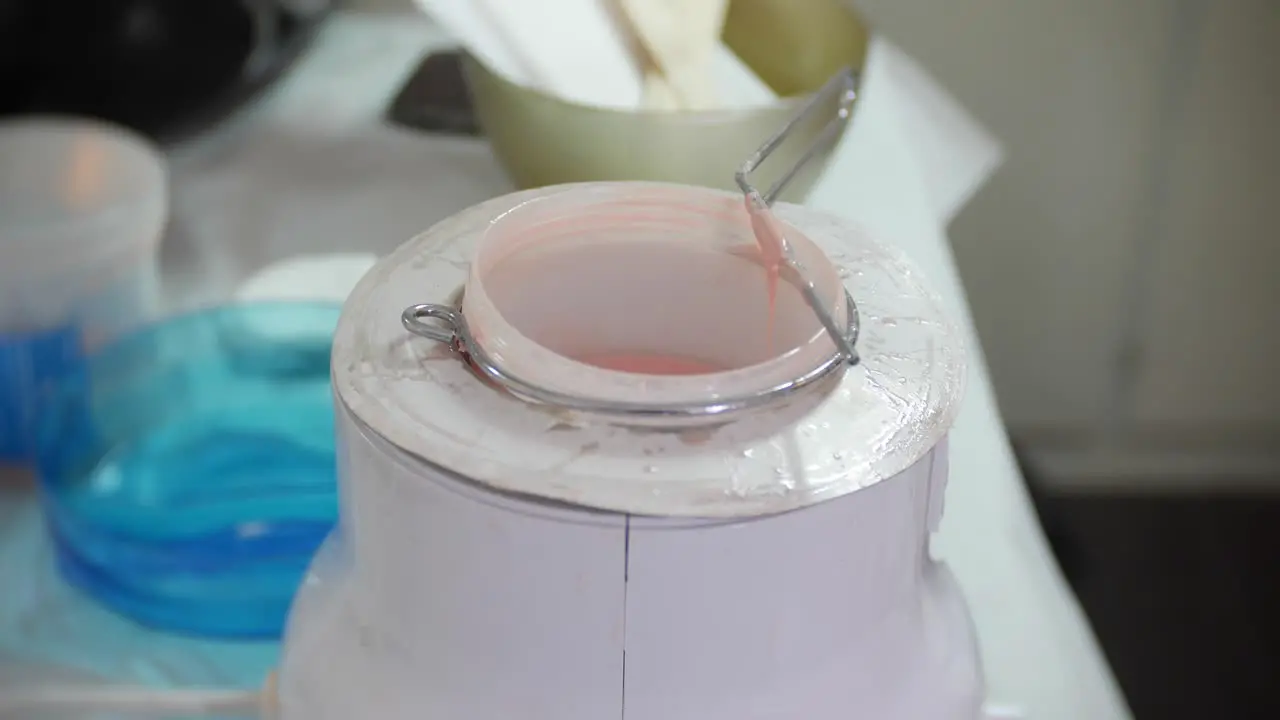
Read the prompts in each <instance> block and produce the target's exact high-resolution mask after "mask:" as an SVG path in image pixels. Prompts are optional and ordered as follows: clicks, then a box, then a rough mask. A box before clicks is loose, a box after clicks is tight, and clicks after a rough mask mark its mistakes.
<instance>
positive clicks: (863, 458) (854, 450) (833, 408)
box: [333, 183, 965, 517]
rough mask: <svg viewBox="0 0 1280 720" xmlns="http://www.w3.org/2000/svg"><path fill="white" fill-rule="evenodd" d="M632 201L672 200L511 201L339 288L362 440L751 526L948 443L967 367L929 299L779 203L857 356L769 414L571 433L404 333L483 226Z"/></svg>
mask: <svg viewBox="0 0 1280 720" xmlns="http://www.w3.org/2000/svg"><path fill="white" fill-rule="evenodd" d="M640 190H662V191H667V192H671V191H682V189H681V188H679V187H678V186H670V185H661V184H653V183H599V184H584V185H574V186H559V187H554V188H544V189H539V190H531V191H526V192H521V193H516V194H513V195H508V196H504V197H500V198H496V199H494V200H491V201H489V202H486V203H484V204H482V205H478V206H475V207H473V208H470V209H468V210H466V211H464V212H462V213H460V214H458V215H455V216H454V217H451V218H449V219H447V220H445V221H443V222H442V223H440V224H438V225H436V226H435V227H433V228H432V229H431V230H429V231H428V232H426V233H424V234H423V235H420V236H419V237H417V238H415V239H413V240H412V241H410V242H409V243H407V244H405V245H403V246H402V247H400V248H399V249H397V250H396V251H395V252H393V253H391V254H390V255H388V256H387V257H385V258H384V259H383V260H381V261H380V262H379V263H378V264H377V265H376V266H375V267H374V268H373V269H372V270H371V271H370V272H369V274H368V275H366V276H365V277H364V279H363V280H362V281H361V282H360V283H359V285H358V286H357V287H356V289H355V290H354V291H353V293H352V295H351V297H350V298H349V300H348V302H347V305H346V307H345V309H344V313H343V317H342V320H341V322H340V325H339V328H338V332H337V335H336V338H335V342H334V350H333V362H334V381H335V387H336V389H337V392H338V395H339V397H340V398H341V400H342V401H343V403H344V404H345V405H346V406H347V408H349V410H350V411H351V413H352V414H353V415H354V416H355V417H356V418H357V419H358V420H359V421H360V422H361V423H362V424H363V425H364V426H366V431H369V430H371V431H372V432H375V433H377V434H379V435H381V436H383V437H385V438H387V439H388V440H390V441H391V442H392V443H393V444H394V445H395V446H397V447H399V448H400V449H401V450H403V451H405V452H406V453H409V454H410V455H413V456H416V457H417V458H418V459H420V460H422V461H425V462H426V463H428V464H429V465H430V466H433V467H435V468H436V469H439V470H444V471H446V472H449V473H452V474H456V475H458V476H461V477H465V478H468V479H471V480H473V481H476V482H479V483H481V484H484V485H488V486H491V487H494V488H497V489H500V490H504V491H508V492H514V493H519V494H524V495H530V496H535V497H540V498H545V499H548V500H555V501H564V502H569V503H574V504H578V505H583V506H587V507H593V508H599V509H604V510H612V511H618V512H629V513H634V514H644V515H660V516H695V517H697V516H700V517H738V516H752V515H763V514H769V513H774V512H780V511H784V510H788V509H793V508H797V507H803V506H806V505H810V504H813V503H817V502H821V501H823V500H827V499H831V498H833V497H838V496H840V495H844V494H847V493H849V492H853V491H855V490H857V489H859V488H862V487H866V486H868V485H871V484H874V483H875V482H877V481H879V480H881V479H883V478H886V477H890V476H892V475H894V474H897V473H898V472H900V471H902V470H903V469H905V468H907V467H908V466H910V465H911V464H912V463H914V462H915V461H916V460H918V459H920V458H921V457H922V456H923V455H924V454H925V453H927V452H928V451H929V450H930V449H931V448H932V447H933V446H934V444H936V443H937V441H938V440H939V439H940V438H941V437H942V436H943V435H944V434H945V433H946V431H947V429H948V428H949V427H950V424H951V422H952V420H953V419H954V416H955V412H956V410H957V406H958V402H959V399H960V396H961V393H962V390H963V385H964V380H965V361H964V349H963V344H962V341H961V337H960V334H959V332H958V330H957V329H956V327H955V326H954V325H953V324H952V323H951V322H950V321H949V320H948V319H947V317H946V314H945V313H944V311H943V308H942V303H941V300H940V298H939V297H938V296H937V295H936V294H935V293H934V292H933V291H932V290H930V289H929V288H928V287H927V286H926V285H925V283H924V281H923V279H922V278H921V275H920V273H919V271H918V270H916V269H915V267H914V266H913V265H911V264H910V263H909V262H908V261H907V260H906V259H905V258H904V257H902V255H901V254H900V253H898V252H897V251H895V250H892V249H890V248H888V247H886V246H884V245H882V244H879V243H877V242H875V241H874V240H872V239H871V238H870V237H869V236H868V235H867V234H866V233H865V232H863V231H862V230H861V229H859V228H858V227H857V226H856V225H854V224H852V223H849V222H847V221H844V220H841V219H838V218H834V217H831V216H828V215H824V214H820V213H816V212H813V211H809V210H806V209H804V208H802V207H798V206H794V205H779V206H777V207H776V209H775V210H776V214H777V215H778V217H779V218H780V219H781V220H782V221H783V222H784V223H786V224H788V225H790V226H792V227H794V228H795V229H796V230H797V231H799V232H800V233H802V234H804V235H805V236H806V237H808V238H809V239H810V240H811V241H813V243H815V244H816V245H817V246H818V247H820V248H821V249H822V250H823V251H824V252H825V253H826V255H827V256H828V257H829V258H830V260H831V261H832V263H833V264H834V265H836V267H837V269H838V272H839V274H840V276H841V278H842V280H843V282H844V285H845V288H846V289H847V290H848V292H849V293H850V295H851V296H852V297H853V298H855V299H856V301H857V304H858V307H859V309H860V315H861V335H860V339H859V351H860V354H861V360H862V361H861V363H860V364H859V365H857V366H854V367H850V368H847V369H846V370H845V371H844V374H843V376H842V377H840V378H838V379H835V380H834V384H833V386H832V387H830V388H824V389H823V390H824V391H823V392H810V393H805V394H802V395H800V396H797V397H796V398H795V399H793V400H792V401H791V402H788V403H786V404H785V406H780V407H778V408H777V409H776V410H774V409H771V410H769V411H767V412H762V413H754V414H751V415H748V416H745V417H741V418H738V419H735V420H733V421H731V422H728V423H727V424H724V425H721V426H717V427H713V428H698V429H695V430H685V431H682V432H654V431H653V429H652V428H647V429H642V430H637V429H632V428H627V427H621V426H618V425H613V424H608V423H585V424H583V423H580V422H579V420H581V418H574V417H570V416H568V415H566V414H564V413H559V412H556V411H554V410H553V409H548V408H545V407H538V406H535V405H530V404H528V403H526V402H523V401H521V400H519V399H516V398H513V397H511V396H509V395H506V394H504V393H502V392H499V391H497V390H495V389H494V388H493V387H491V386H490V385H487V384H485V383H483V382H481V381H480V380H479V379H477V377H476V376H475V375H474V374H473V373H472V372H471V371H469V370H468V368H467V367H466V366H465V365H464V364H463V363H460V362H458V359H457V357H456V356H455V354H454V353H452V352H451V351H449V350H448V349H447V348H446V347H444V346H443V345H440V344H438V343H434V342H431V341H429V340H426V339H424V338H421V337H418V336H415V335H413V334H411V333H409V332H408V331H406V330H405V328H404V327H403V326H402V325H401V312H402V310H403V309H404V308H406V307H408V306H411V305H414V304H418V303H448V302H451V301H452V300H453V298H454V296H455V295H456V293H457V291H458V290H459V289H460V288H461V287H462V285H463V283H464V282H465V281H466V280H467V276H468V270H469V267H470V261H471V258H472V257H473V256H474V252H475V249H476V245H477V242H478V240H479V239H480V237H481V236H482V234H483V233H484V232H485V230H486V229H487V228H488V227H489V225H490V223H491V222H492V221H493V220H494V219H495V218H498V217H500V216H502V215H503V214H505V213H507V212H509V211H511V210H512V209H514V208H517V207H519V206H521V205H523V204H526V203H528V202H530V201H532V200H535V199H538V198H542V197H546V196H549V195H552V194H556V193H573V192H578V193H586V192H594V193H603V194H605V195H608V194H610V193H616V194H619V195H624V194H625V193H627V192H636V191H640ZM690 190H691V189H690ZM693 192H698V193H708V194H712V195H717V196H722V197H724V198H733V199H734V201H735V202H736V201H739V200H738V198H736V197H735V196H733V195H731V194H728V193H719V192H718V191H709V190H701V189H699V190H696V191H693Z"/></svg>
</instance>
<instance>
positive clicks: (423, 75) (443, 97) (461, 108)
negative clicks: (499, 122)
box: [387, 51, 480, 136]
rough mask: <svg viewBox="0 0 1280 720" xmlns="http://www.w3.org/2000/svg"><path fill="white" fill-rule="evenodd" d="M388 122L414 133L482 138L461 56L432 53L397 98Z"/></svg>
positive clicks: (389, 110) (388, 112)
mask: <svg viewBox="0 0 1280 720" xmlns="http://www.w3.org/2000/svg"><path fill="white" fill-rule="evenodd" d="M387 119H388V120H389V121H391V122H392V123H395V124H396V125H402V126H404V127H407V128H410V129H413V130H425V131H427V132H437V133H447V134H451V135H473V136H474V135H479V134H480V126H479V124H478V123H477V122H476V116H475V111H474V109H473V108H472V106H471V95H470V93H468V92H467V83H466V80H465V79H464V78H463V76H462V53H461V52H459V51H452V52H439V53H432V54H430V55H428V56H426V58H424V59H423V60H422V62H421V63H419V64H418V67H417V69H416V70H414V72H413V75H411V76H410V77H409V80H408V82H406V83H405V85H404V87H403V88H401V89H400V92H399V93H397V94H396V99H395V100H394V101H392V103H391V107H390V108H388V109H387Z"/></svg>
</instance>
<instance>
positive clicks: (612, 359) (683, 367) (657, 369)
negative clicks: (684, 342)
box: [576, 353, 724, 375]
mask: <svg viewBox="0 0 1280 720" xmlns="http://www.w3.org/2000/svg"><path fill="white" fill-rule="evenodd" d="M576 359H577V360H578V362H581V363H586V364H587V365H595V366H596V367H598V368H604V369H605V370H617V371H619V372H628V373H637V374H639V375H706V374H708V373H716V372H721V371H722V370H724V368H721V367H717V366H715V365H712V364H711V363H708V362H703V361H701V360H694V359H693V358H685V357H678V356H673V355H652V354H647V353H596V354H591V355H580V356H578V357H577V358H576Z"/></svg>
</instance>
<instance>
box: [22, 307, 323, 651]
mask: <svg viewBox="0 0 1280 720" xmlns="http://www.w3.org/2000/svg"><path fill="white" fill-rule="evenodd" d="M339 312H340V307H339V306H337V305H330V304H316V303H253V304H244V305H230V306H225V307H221V308H216V309H212V310H206V311H202V312H198V313H194V314H190V315H184V316H181V317H177V318H173V319H170V320H167V321H165V322H163V323H160V324H157V325H154V326H151V327H149V328H147V329H146V330H144V331H142V332H139V333H136V334H133V335H129V336H126V337H125V338H123V339H121V340H119V341H116V342H115V343H113V344H111V345H109V346H107V347H106V348H104V349H103V350H101V351H100V352H98V353H96V354H94V355H93V356H91V357H89V358H88V359H87V360H86V361H85V362H84V363H83V364H82V366H80V367H79V368H78V369H75V370H73V371H72V372H70V373H69V374H68V375H67V376H66V377H65V378H64V380H63V381H62V382H60V383H58V385H57V386H56V390H55V392H54V393H53V394H52V395H51V396H50V397H49V398H47V399H46V400H45V402H44V403H43V408H42V410H41V411H40V417H39V421H38V423H37V433H36V455H37V460H36V462H37V468H38V471H39V475H40V481H41V489H42V495H43V500H44V503H45V508H46V514H47V517H48V520H49V527H50V530H51V532H52V534H53V538H54V541H55V546H56V548H57V551H58V557H59V562H60V565H61V569H62V572H63V574H64V575H65V577H66V578H67V579H68V580H69V581H70V582H71V583H73V584H74V585H76V586H78V587H79V588H81V589H82V590H84V591H85V592H87V593H88V594H90V595H91V596H93V597H94V598H96V599H97V600H99V601H100V602H102V603H104V604H105V605H107V606H109V607H111V608H113V609H115V610H116V611H118V612H120V613H122V614H124V615H126V616H128V617H131V618H133V619H135V620H137V621H138V622H140V623H143V624H146V625H149V626H153V627H157V628H160V629H165V630H173V631H180V632H186V633H192V634H198V635H205V636H217V637H242V638H275V637H278V636H279V635H280V633H281V630H282V628H283V624H284V618H285V615H286V613H287V611H288V608H289V604H290V601H291V599H292V597H293V593H294V591H295V589H296V588H297V586H298V583H299V582H300V581H301V579H302V576H303V573H304V572H305V570H306V567H307V565H308V563H309V561H310V558H311V556H312V554H313V553H314V552H315V550H316V549H317V548H318V547H319V545H320V543H321V542H322V541H323V540H324V538H325V536H326V535H327V534H328V532H329V531H330V529H331V528H332V526H333V524H334V522H335V520H336V518H337V478H336V467H335V457H334V416H333V400H332V395H331V392H330V384H329V354H330V347H331V345H332V336H333V331H334V328H335V327H336V325H337V320H338V315H339Z"/></svg>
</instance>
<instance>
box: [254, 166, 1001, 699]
mask: <svg viewBox="0 0 1280 720" xmlns="http://www.w3.org/2000/svg"><path fill="white" fill-rule="evenodd" d="M776 213H777V216H778V218H780V220H781V221H782V222H783V223H784V226H785V230H786V233H787V237H788V240H789V241H790V243H791V246H792V247H791V249H792V252H793V255H794V257H795V259H796V260H797V261H799V262H800V263H801V264H802V265H803V266H804V268H805V277H807V278H808V279H809V280H810V281H812V286H811V287H810V289H811V290H812V291H813V292H814V294H816V296H817V297H819V298H821V299H822V302H823V304H824V309H825V310H826V311H827V312H828V313H829V317H830V319H834V320H835V321H836V323H837V324H838V325H839V326H840V327H844V328H847V329H849V330H851V331H852V330H855V329H857V328H858V327H859V326H860V332H858V333H857V337H856V347H857V350H858V353H859V354H860V356H861V362H860V363H858V364H850V363H848V362H845V358H844V356H842V355H841V353H840V351H839V349H838V347H837V343H836V342H834V341H833V339H832V337H831V336H830V335H829V334H828V332H827V330H825V329H824V325H823V324H822V323H821V322H819V319H818V317H817V316H816V315H815V312H814V311H813V310H812V309H811V308H810V306H809V305H808V304H807V302H806V298H805V293H804V292H803V291H802V290H803V283H802V280H803V278H801V277H798V276H797V274H796V273H793V272H788V271H787V270H784V271H783V272H782V276H781V279H780V281H779V283H778V285H777V288H776V298H775V300H774V302H773V303H772V305H771V302H770V291H769V286H770V285H769V282H768V273H767V271H766V266H765V264H764V263H763V262H762V261H761V255H760V253H759V251H758V250H757V248H756V244H755V238H754V236H753V234H752V228H751V224H750V221H749V219H748V215H747V213H746V211H745V210H744V208H743V200H742V197H741V196H736V195H732V194H729V193H722V192H719V191H714V190H708V189H699V188H692V187H684V186H676V185H661V184H647V183H599V184H595V183H592V184H585V185H571V186H561V187H552V188H545V189H540V190H534V191H527V192H521V193H516V194H513V195H508V196H505V197H501V198H497V199H495V200H491V201H489V202H486V203H484V204H482V205H479V206H477V207H474V208H471V209H469V210H467V211H464V212H462V213H461V214H459V215H456V216H454V217H452V218H450V219H448V220H445V221H444V222H442V223H440V224H438V225H437V226H435V227H434V228H432V229H431V230H429V231H428V232H426V233H425V234H423V235H421V236H419V237H417V238H416V239H414V240H413V241H411V242H409V243H408V244H406V245H404V246H402V247H401V248H400V249H398V250H397V251H395V252H394V253H392V254H390V255H389V256H387V257H386V258H384V259H383V260H381V261H380V262H379V263H378V264H377V265H376V266H375V267H374V268H373V269H372V270H371V271H370V272H369V274H368V275H366V276H365V277H364V279H363V280H362V281H361V282H360V283H359V285H358V286H357V287H356V289H355V291H354V292H353V294H352V295H351V297H350V298H349V300H348V301H347V304H346V308H345V311H344V313H343V317H342V321H341V324H340V327H339V329H338V332H337V336H336V340H335V344H334V351H333V379H334V385H335V394H336V396H337V406H338V425H339V458H340V460H339V462H340V483H341V499H342V509H341V520H340V523H339V527H338V530H337V531H336V532H335V534H334V536H333V537H332V538H331V540H330V541H329V542H328V544H327V545H326V546H325V548H324V549H323V550H322V552H321V553H320V555H319V556H318V558H317V560H316V563H315V566H314V568H313V570H312V572H311V574H310V575H309V577H308V579H307V580H306V582H305V583H304V586H303V588H302V589H301V592H300V594H299V596H298V599H297V603H296V605H295V607H294V611H293V614H292V617H291V621H290V626H289V630H288V634H287V638H286V644H285V657H284V660H283V663H282V666H281V674H280V696H279V699H280V710H281V713H282V717H283V718H284V720H354V719H356V718H361V719H363V718H377V719H378V720H409V719H411V718H412V719H413V720H421V719H423V718H440V719H442V720H603V719H606V718H624V719H625V720H766V719H767V720H850V719H852V718H869V719H873V720H976V719H977V718H979V717H980V716H981V709H980V707H981V703H982V695H983V687H982V678H981V671H980V666H979V661H978V655H977V650H976V646H975V640H974V636H973V633H972V630H971V626H970V621H969V616H968V612H967V610H966V607H965V604H964V602H963V599H962V597H961V595H960V592H959V591H958V588H957V586H956V584H955V583H954V582H953V580H952V578H951V576H950V574H949V573H948V571H947V570H946V568H945V567H943V566H942V565H940V564H939V563H937V562H935V561H933V560H932V559H931V558H930V557H929V553H928V539H929V535H930V532H931V531H932V530H933V529H934V528H935V526H936V524H937V522H938V520H939V518H940V516H941V512H942V495H943V487H944V485H945V483H946V478H947V471H946V467H947V463H946V457H947V456H946V445H945V441H944V438H945V435H946V432H947V429H948V427H949V426H950V423H951V421H952V419H953V417H954V416H955V413H956V409H957V404H958V401H959V399H960V395H961V393H962V389H963V385H964V379H965V362H964V351H963V347H962V341H961V340H960V335H959V333H958V331H957V329H956V328H955V326H953V324H952V323H951V322H950V321H949V320H948V319H947V317H946V315H945V314H944V312H943V309H942V307H941V303H940V300H939V298H938V296H937V295H936V294H935V293H934V292H933V291H931V290H930V289H929V288H928V287H927V286H926V285H925V283H924V281H923V279H922V278H921V275H920V273H919V272H918V271H917V270H916V269H915V268H914V267H913V266H912V265H911V264H910V263H909V262H908V261H907V260H906V259H905V258H904V257H902V256H901V255H900V254H899V253H898V252H897V251H895V250H893V249H891V248H889V247H886V246H885V245H882V244H879V243H877V242H876V241H874V240H873V239H871V238H870V237H868V236H867V234H865V233H864V232H862V231H861V230H859V229H858V228H857V227H856V226H854V225H852V224H850V223H848V222H846V221H844V220H841V219H838V218H835V217H831V216H828V215H823V214H820V213H816V212H812V211H809V210H806V209H804V208H801V207H798V206H791V205H780V206H778V207H777V208H776ZM846 293H847V294H846ZM850 299H852V301H853V302H852V303H851V302H850ZM855 303H856V305H855ZM415 306H416V307H415ZM406 308H411V309H410V311H409V312H408V313H406V314H405V315H404V316H403V317H402V312H403V311H405V309H406ZM432 318H438V319H441V320H443V321H445V323H446V324H438V325H432V324H431V323H432V322H435V321H434V320H433V319H432ZM411 330H412V331H411ZM415 331H416V332H415ZM422 333H425V334H426V335H428V336H429V337H424V336H423V335H422ZM432 337H434V338H435V340H433V339H432ZM850 339H852V338H850ZM593 358H597V359H598V358H630V360H627V362H632V361H635V360H636V359H637V358H640V359H646V361H649V360H652V361H671V360H678V361H680V362H674V363H673V364H671V365H670V366H669V367H672V368H675V367H683V368H684V370H683V371H675V370H673V371H672V372H677V374H667V375H657V374H640V373H634V372H624V371H621V370H617V369H608V368H605V367H600V366H599V364H592V363H593V362H596V361H595V360H592V359H593ZM681 363H683V365H682V364H681ZM606 364H607V363H606ZM654 367H657V366H656V365H655V366H654ZM689 367H701V368H702V371H701V372H700V374H678V372H685V373H687V372H688V371H689Z"/></svg>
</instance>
